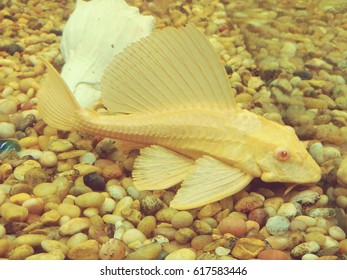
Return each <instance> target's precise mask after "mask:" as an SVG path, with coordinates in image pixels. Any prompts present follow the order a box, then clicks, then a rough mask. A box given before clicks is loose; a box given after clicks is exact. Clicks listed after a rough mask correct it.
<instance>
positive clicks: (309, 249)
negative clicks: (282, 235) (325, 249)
mask: <svg viewBox="0 0 347 280" xmlns="http://www.w3.org/2000/svg"><path fill="white" fill-rule="evenodd" d="M319 249H320V246H319V244H318V243H317V242H315V241H309V242H304V243H301V244H299V245H297V246H296V247H294V248H293V250H291V252H290V255H291V256H292V257H293V258H301V257H302V256H304V255H306V254H314V253H317V252H318V251H319Z"/></svg>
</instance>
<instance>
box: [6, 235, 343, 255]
mask: <svg viewBox="0 0 347 280" xmlns="http://www.w3.org/2000/svg"><path fill="white" fill-rule="evenodd" d="M0 241H1V240H0ZM0 248H1V246H0ZM339 248H340V253H341V254H347V239H344V240H341V241H340V242H339Z"/></svg>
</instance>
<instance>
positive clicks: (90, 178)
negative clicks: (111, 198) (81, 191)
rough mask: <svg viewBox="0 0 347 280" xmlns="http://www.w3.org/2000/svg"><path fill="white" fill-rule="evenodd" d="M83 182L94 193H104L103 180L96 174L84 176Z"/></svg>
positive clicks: (104, 185)
mask: <svg viewBox="0 0 347 280" xmlns="http://www.w3.org/2000/svg"><path fill="white" fill-rule="evenodd" d="M83 182H84V184H85V185H86V186H88V187H90V188H91V189H92V190H94V191H104V190H105V187H106V184H105V180H104V178H103V177H102V176H101V175H100V174H99V173H97V172H92V173H89V174H86V175H84V176H83Z"/></svg>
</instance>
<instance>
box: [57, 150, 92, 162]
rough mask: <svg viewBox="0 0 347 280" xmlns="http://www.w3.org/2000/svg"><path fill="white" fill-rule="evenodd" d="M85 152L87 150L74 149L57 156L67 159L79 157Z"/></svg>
mask: <svg viewBox="0 0 347 280" xmlns="http://www.w3.org/2000/svg"><path fill="white" fill-rule="evenodd" d="M85 153H86V151H85V150H72V151H68V152H63V153H59V154H58V156H57V157H58V160H67V159H74V158H78V157H80V156H81V155H83V154H85ZM81 164H83V163H81Z"/></svg>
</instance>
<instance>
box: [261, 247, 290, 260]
mask: <svg viewBox="0 0 347 280" xmlns="http://www.w3.org/2000/svg"><path fill="white" fill-rule="evenodd" d="M257 258H258V259H260V260H289V259H290V258H289V256H288V255H287V254H286V253H285V252H283V251H281V250H275V249H267V250H264V251H262V252H260V253H259V254H258V256H257Z"/></svg>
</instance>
